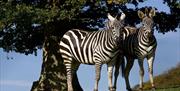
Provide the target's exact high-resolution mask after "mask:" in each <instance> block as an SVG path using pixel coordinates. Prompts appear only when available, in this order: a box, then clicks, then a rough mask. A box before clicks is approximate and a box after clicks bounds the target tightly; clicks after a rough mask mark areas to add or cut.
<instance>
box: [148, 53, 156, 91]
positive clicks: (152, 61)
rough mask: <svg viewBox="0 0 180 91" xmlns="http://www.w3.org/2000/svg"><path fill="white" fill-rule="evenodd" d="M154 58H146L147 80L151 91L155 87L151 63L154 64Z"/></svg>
mask: <svg viewBox="0 0 180 91" xmlns="http://www.w3.org/2000/svg"><path fill="white" fill-rule="evenodd" d="M154 58H155V56H151V57H148V58H147V60H148V71H149V78H150V82H151V86H152V90H155V85H154V81H153V63H154Z"/></svg>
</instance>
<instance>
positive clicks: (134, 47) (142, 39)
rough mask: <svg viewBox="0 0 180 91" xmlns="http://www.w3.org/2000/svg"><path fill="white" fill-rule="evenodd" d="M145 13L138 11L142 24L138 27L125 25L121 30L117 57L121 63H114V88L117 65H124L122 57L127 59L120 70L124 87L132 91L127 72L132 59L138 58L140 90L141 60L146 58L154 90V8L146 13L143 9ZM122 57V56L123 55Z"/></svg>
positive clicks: (141, 81) (141, 76) (141, 82)
mask: <svg viewBox="0 0 180 91" xmlns="http://www.w3.org/2000/svg"><path fill="white" fill-rule="evenodd" d="M145 12H146V13H145V14H144V13H143V12H142V11H138V16H139V18H140V19H141V20H142V25H143V26H141V27H140V28H138V29H137V28H135V27H129V26H125V27H124V28H123V30H122V34H123V35H122V37H123V38H121V39H122V40H121V42H120V43H121V45H120V49H119V50H121V51H122V52H121V54H120V57H119V59H120V60H122V62H121V61H117V62H121V63H116V64H115V74H114V75H115V81H114V88H116V81H117V77H118V74H119V70H118V69H119V66H120V65H124V57H125V58H126V60H127V63H126V67H125V69H124V72H122V74H123V76H124V77H125V82H126V89H127V90H128V91H132V89H131V87H130V83H129V72H130V70H131V68H132V66H133V63H134V60H135V59H138V64H139V67H140V87H139V88H140V90H142V89H143V76H144V68H143V60H144V59H145V58H147V61H148V70H149V77H150V82H151V85H152V88H153V90H155V85H154V81H153V62H154V59H155V51H156V47H157V41H156V38H155V36H154V34H153V32H154V31H153V29H152V28H153V17H154V16H155V9H154V8H153V9H151V10H150V12H149V13H148V9H147V8H146V9H145ZM122 55H123V56H124V57H123V56H122Z"/></svg>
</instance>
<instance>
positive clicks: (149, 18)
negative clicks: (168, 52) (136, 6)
mask: <svg viewBox="0 0 180 91" xmlns="http://www.w3.org/2000/svg"><path fill="white" fill-rule="evenodd" d="M138 16H139V18H140V19H141V20H142V25H143V29H142V30H144V34H145V36H147V37H148V38H149V37H152V35H153V33H154V31H153V25H154V21H153V17H154V16H155V9H154V8H153V9H151V10H150V12H148V9H147V8H146V9H145V14H144V13H143V12H142V11H138Z"/></svg>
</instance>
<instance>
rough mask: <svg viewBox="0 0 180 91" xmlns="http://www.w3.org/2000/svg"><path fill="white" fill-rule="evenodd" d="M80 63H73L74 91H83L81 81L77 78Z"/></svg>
mask: <svg viewBox="0 0 180 91" xmlns="http://www.w3.org/2000/svg"><path fill="white" fill-rule="evenodd" d="M79 65H80V64H79V63H73V66H72V70H73V72H72V74H73V78H72V85H73V89H74V91H83V89H82V88H81V86H80V84H79V80H78V77H77V70H78V68H79Z"/></svg>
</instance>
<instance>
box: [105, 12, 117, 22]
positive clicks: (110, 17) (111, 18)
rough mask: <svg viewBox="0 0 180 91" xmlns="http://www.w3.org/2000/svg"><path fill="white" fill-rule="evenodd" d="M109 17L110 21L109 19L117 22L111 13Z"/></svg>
mask: <svg viewBox="0 0 180 91" xmlns="http://www.w3.org/2000/svg"><path fill="white" fill-rule="evenodd" d="M107 17H108V19H109V20H110V21H114V20H115V18H114V17H112V16H111V15H110V14H109V13H108V15H107Z"/></svg>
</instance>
